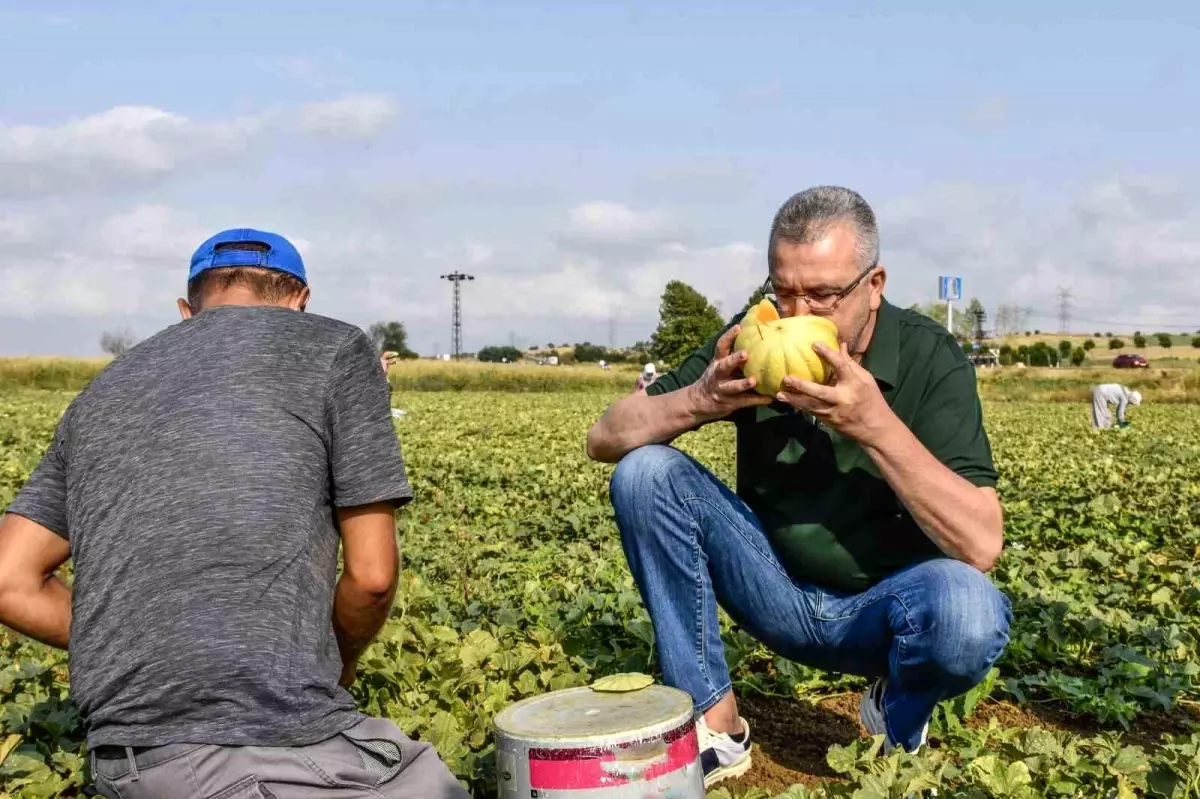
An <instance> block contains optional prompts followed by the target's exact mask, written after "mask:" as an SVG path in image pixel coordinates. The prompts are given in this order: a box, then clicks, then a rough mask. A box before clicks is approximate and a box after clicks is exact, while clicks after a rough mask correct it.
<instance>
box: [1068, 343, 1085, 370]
mask: <svg viewBox="0 0 1200 799" xmlns="http://www.w3.org/2000/svg"><path fill="white" fill-rule="evenodd" d="M1086 360H1087V350H1085V349H1084V348H1083V347H1076V348H1075V349H1073V350H1071V365H1072V366H1082V365H1083V362H1084V361H1086Z"/></svg>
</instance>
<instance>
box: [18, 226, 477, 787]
mask: <svg viewBox="0 0 1200 799" xmlns="http://www.w3.org/2000/svg"><path fill="white" fill-rule="evenodd" d="M187 290H188V298H187V299H186V300H182V299H181V300H179V310H180V312H181V315H182V316H183V321H181V322H180V323H179V324H176V325H173V326H172V327H169V328H167V329H166V330H164V331H162V332H160V333H158V334H157V335H155V336H153V337H151V338H149V339H147V340H146V341H144V342H142V343H141V344H139V345H138V346H137V347H135V348H133V349H132V350H130V351H129V352H127V353H125V354H124V355H122V356H121V357H120V358H118V359H116V360H115V361H114V362H113V363H112V364H111V365H109V366H108V367H107V368H106V369H105V370H104V371H103V372H102V373H101V374H99V375H98V376H97V377H96V378H95V379H94V380H93V381H92V382H91V384H90V385H89V386H88V387H87V388H86V389H85V390H84V391H83V392H82V393H81V394H80V395H79V396H78V397H76V398H75V400H74V401H73V402H72V403H71V405H70V407H69V408H67V411H66V413H65V414H63V417H62V419H61V420H60V422H59V424H58V428H57V431H56V432H55V435H54V438H53V440H52V441H51V443H50V446H49V449H48V451H47V452H46V454H45V456H44V457H43V459H42V462H41V464H40V465H39V466H38V468H37V470H36V471H35V472H34V473H33V475H32V476H30V478H29V481H28V482H27V483H26V484H25V486H24V487H23V489H22V490H21V493H20V494H19V495H18V496H17V498H16V500H15V501H14V502H13V503H12V505H11V506H10V507H9V508H8V512H7V514H6V515H5V516H4V517H3V519H2V520H0V623H3V624H5V625H7V626H9V627H12V628H13V629H15V630H18V631H19V632H22V633H24V634H26V635H29V636H32V637H34V638H36V639H38V640H40V641H44V642H45V643H47V644H50V645H52V646H57V647H62V648H67V649H68V651H69V653H70V654H69V657H70V669H71V696H72V698H73V699H74V700H75V702H76V704H77V705H78V706H79V708H80V710H81V711H82V713H83V715H84V719H85V722H86V726H87V744H88V749H89V756H90V760H91V763H90V765H91V772H92V776H93V778H94V780H95V783H96V787H97V789H98V790H99V792H100V794H101V795H102V796H106V797H112V798H113V799H117V798H118V797H119V798H120V799H206V798H207V799H215V798H216V797H222V798H223V799H270V797H276V798H277V799H307V798H308V797H314V799H315V798H316V797H348V796H371V797H380V799H382V797H397V799H466V797H467V793H466V791H464V790H463V789H462V788H461V787H460V785H459V784H458V782H457V781H456V780H455V779H454V777H453V775H452V774H451V773H450V771H449V770H448V769H447V768H446V766H445V765H443V764H442V762H441V761H440V760H439V759H438V755H437V753H436V752H435V751H434V750H433V748H432V747H431V746H430V745H429V744H427V743H421V742H417V741H412V740H409V739H408V738H407V737H406V736H405V735H404V733H403V732H401V731H400V729H399V728H398V727H397V726H396V725H395V724H393V723H392V722H390V721H387V720H385V719H372V718H367V717H366V716H364V715H363V714H362V713H360V712H358V710H357V709H356V708H355V705H354V699H353V697H352V696H351V695H350V694H349V693H348V692H347V691H346V688H347V687H348V686H350V685H351V684H352V683H353V682H354V680H355V677H356V674H357V667H358V662H359V658H360V657H361V655H362V653H363V651H364V650H365V649H366V647H367V645H368V644H370V642H371V640H372V639H373V638H374V637H375V635H376V633H377V632H378V631H379V629H380V628H381V627H382V626H383V624H384V622H385V621H386V620H387V617H388V613H389V611H390V610H391V606H392V598H393V595H394V593H395V591H396V581H397V569H398V565H397V564H398V560H399V554H398V551H397V544H396V529H395V519H394V514H395V511H396V508H397V507H399V506H401V505H404V504H405V503H407V502H408V501H409V499H410V498H411V497H412V490H411V488H410V487H409V483H408V479H407V477H406V475H405V468H404V461H403V459H402V457H401V453H400V446H399V442H398V441H397V439H396V432H395V428H394V427H393V423H392V416H391V409H390V407H389V404H388V387H387V383H386V382H385V381H384V379H383V375H382V374H380V370H379V360H378V357H379V356H378V355H377V354H376V353H375V349H374V347H373V346H372V345H371V342H370V341H369V340H368V339H367V337H366V335H365V334H364V333H363V332H362V331H361V330H359V329H358V328H356V327H353V326H351V325H347V324H343V323H341V322H337V321H335V320H333V319H327V318H324V317H321V316H317V315H314V314H310V313H302V312H303V311H304V309H305V306H306V305H307V303H308V298H309V289H308V282H307V278H306V274H305V270H304V264H303V262H302V261H301V258H300V254H299V253H298V252H297V251H296V249H295V248H294V247H293V246H292V245H291V244H290V243H289V242H288V241H287V240H286V239H284V238H282V237H280V236H277V235H274V234H271V233H264V232H260V231H254V230H230V231H226V232H224V233H221V234H218V235H217V236H214V237H213V238H211V239H209V240H208V241H207V242H205V243H204V244H203V245H202V246H201V247H200V249H199V250H197V252H196V253H195V255H194V256H193V257H192V265H191V270H190V272H189V275H188V284H187ZM339 549H340V550H341V553H342V563H343V566H344V568H343V569H342V574H341V576H340V577H339V576H338V551H339ZM68 559H70V560H71V561H72V563H73V565H74V577H75V579H74V583H73V585H71V586H68V585H67V583H65V582H63V581H60V580H59V578H58V577H57V576H56V575H55V572H56V570H57V569H58V568H59V567H60V566H62V565H63V564H64V563H65V562H66V561H67V560H68Z"/></svg>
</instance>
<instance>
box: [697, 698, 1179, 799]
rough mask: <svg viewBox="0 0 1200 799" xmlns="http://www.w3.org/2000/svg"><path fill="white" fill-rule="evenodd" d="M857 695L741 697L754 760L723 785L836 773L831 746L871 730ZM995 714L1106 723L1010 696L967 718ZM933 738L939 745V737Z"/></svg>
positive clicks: (1160, 717) (1142, 740)
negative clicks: (1026, 703)
mask: <svg viewBox="0 0 1200 799" xmlns="http://www.w3.org/2000/svg"><path fill="white" fill-rule="evenodd" d="M858 700H859V695H858V694H855V695H852V696H835V697H831V698H829V699H824V700H821V701H820V702H817V703H815V704H811V703H808V702H800V701H796V700H784V699H773V698H764V697H758V696H744V697H740V698H739V699H738V705H739V707H740V709H741V713H742V715H743V716H744V717H745V718H746V720H747V721H749V722H750V729H751V734H752V737H753V739H754V742H755V747H754V766H753V768H751V769H750V771H749V772H747V773H746V774H745V776H743V777H740V778H738V779H736V780H729V781H727V782H723V783H721V787H728V788H729V789H730V790H731V791H734V792H735V793H736V792H737V791H744V790H747V789H749V788H766V789H767V790H769V791H772V792H773V793H779V792H782V791H784V790H786V789H787V788H788V787H789V786H791V785H794V784H796V783H800V784H803V785H807V786H812V785H815V784H817V783H820V782H825V781H828V780H830V779H834V778H836V776H837V775H836V774H835V773H834V772H833V771H832V770H831V769H830V768H829V766H828V764H827V763H826V762H825V755H826V753H827V752H828V751H829V747H831V746H834V745H841V746H844V745H846V744H848V743H851V742H852V741H854V740H856V739H858V738H862V737H866V735H867V731H866V730H865V729H863V727H862V725H861V724H860V723H859V721H858ZM993 718H995V719H996V720H997V721H998V722H999V723H1000V725H1001V726H1003V727H1022V728H1029V727H1044V728H1046V729H1050V730H1058V731H1063V732H1070V733H1073V734H1076V735H1084V736H1090V735H1094V734H1096V733H1097V732H1100V731H1102V730H1104V729H1106V728H1104V727H1101V726H1100V725H1098V724H1097V723H1096V722H1095V720H1094V719H1090V718H1086V717H1076V716H1072V715H1070V714H1068V713H1065V712H1063V711H1062V710H1059V709H1057V708H1054V707H1053V706H1046V705H1039V706H1030V707H1021V706H1018V705H1014V704H1012V703H1011V702H984V703H983V704H981V705H980V706H979V708H978V709H977V710H976V712H975V714H974V715H973V716H972V717H971V718H970V719H969V720H968V722H967V724H968V726H971V727H984V726H987V724H988V722H989V721H990V720H991V719H993ZM1193 724H1200V714H1198V713H1197V712H1196V711H1195V710H1193V709H1185V708H1178V709H1176V710H1175V711H1174V712H1173V713H1170V714H1166V713H1163V714H1156V715H1151V716H1145V717H1143V718H1141V719H1139V720H1138V721H1137V723H1136V724H1135V725H1134V727H1133V729H1132V730H1130V731H1129V732H1128V733H1126V738H1127V739H1128V740H1129V741H1130V742H1131V743H1137V744H1141V745H1142V746H1145V747H1147V748H1151V747H1153V745H1154V744H1155V743H1156V742H1157V741H1158V739H1159V737H1160V736H1161V735H1162V734H1164V733H1184V732H1187V731H1188V730H1189V728H1190V726H1191V725H1193ZM1116 729H1118V730H1119V729H1120V728H1119V727H1117V728H1116ZM933 743H934V744H935V745H936V741H934V742H933Z"/></svg>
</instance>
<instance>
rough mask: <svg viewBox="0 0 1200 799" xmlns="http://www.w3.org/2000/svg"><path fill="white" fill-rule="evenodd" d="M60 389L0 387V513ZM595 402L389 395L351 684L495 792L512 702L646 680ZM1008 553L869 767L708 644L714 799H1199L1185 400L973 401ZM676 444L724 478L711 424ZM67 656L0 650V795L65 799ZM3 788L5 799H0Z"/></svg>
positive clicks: (1196, 493)
mask: <svg viewBox="0 0 1200 799" xmlns="http://www.w3.org/2000/svg"><path fill="white" fill-rule="evenodd" d="M70 396H71V395H70V394H68V393H54V392H35V391H13V392H9V393H6V394H0V503H2V504H5V505H6V504H7V503H8V501H9V500H10V499H11V497H12V496H13V495H14V493H15V492H16V490H17V489H18V488H19V486H20V485H21V483H22V481H23V480H24V479H25V477H26V476H27V475H28V473H29V471H30V470H31V469H32V468H33V466H34V465H35V464H36V462H37V458H38V457H39V455H40V453H41V451H42V449H43V448H44V447H45V445H46V444H47V442H48V441H49V438H50V434H51V431H52V429H53V425H54V423H55V421H56V419H57V417H58V414H59V413H60V412H61V411H62V409H63V408H64V407H65V406H66V404H67V402H68V401H69V400H70ZM611 398H612V393H611V391H593V392H580V391H575V392H569V393H568V392H563V393H540V394H513V393H488V392H441V393H416V392H413V393H408V392H397V394H396V404H397V405H398V406H400V407H403V408H405V409H407V410H408V411H409V415H408V416H407V417H405V418H404V419H402V420H399V421H398V422H397V429H398V430H399V432H400V435H401V437H402V440H403V442H404V450H405V455H406V457H407V459H408V461H409V464H410V468H411V476H412V478H413V481H414V484H415V487H416V491H417V501H416V502H414V503H413V504H412V505H410V506H409V508H408V509H407V510H406V511H405V512H404V514H403V521H402V528H403V529H402V535H403V539H402V540H403V545H404V550H405V564H404V575H403V584H402V588H401V591H400V593H399V597H398V599H397V603H396V608H395V612H394V614H393V618H392V621H391V622H390V623H389V625H388V626H387V628H386V629H385V631H384V632H383V634H382V635H381V638H380V640H379V641H378V642H377V643H376V644H375V646H374V647H373V648H372V649H371V650H370V653H369V657H368V658H367V659H366V663H365V667H364V668H363V669H362V671H361V677H360V680H359V682H358V684H357V685H356V686H355V687H354V689H353V691H354V693H355V695H356V697H357V698H358V699H359V701H360V703H361V706H362V707H363V709H364V710H366V711H367V712H370V713H376V714H382V715H387V716H389V717H391V718H393V719H395V720H396V721H397V722H398V723H399V724H400V725H401V726H402V727H403V728H404V729H406V730H407V731H408V732H409V733H410V734H412V735H417V736H419V737H421V738H423V739H425V740H429V741H432V742H433V743H435V744H436V746H437V747H438V749H439V751H440V752H441V754H442V755H443V757H444V758H445V759H446V760H447V761H448V762H449V763H450V765H451V767H452V768H453V769H454V771H455V772H456V773H457V774H458V775H459V776H460V777H461V778H462V779H463V780H464V781H465V782H468V783H469V784H470V786H471V788H472V790H473V791H474V793H475V795H476V796H478V797H490V796H494V795H495V782H494V778H493V774H492V761H491V752H492V749H491V745H492V741H491V736H490V721H491V719H492V717H493V716H494V715H495V714H496V712H497V711H499V710H500V709H501V708H502V707H504V706H505V705H507V704H508V703H510V702H512V701H514V700H516V699H519V698H522V697H525V696H529V695H532V694H536V693H540V692H543V691H547V690H551V689H557V688H563V687H567V686H573V685H579V684H584V683H587V682H589V681H591V680H592V679H593V678H594V677H596V676H597V675H601V674H606V673H612V672H617V671H630V670H633V671H636V670H649V671H651V672H653V671H654V670H655V669H656V664H655V662H654V658H653V657H652V651H653V650H652V643H653V632H652V630H651V627H650V623H649V620H648V618H647V617H646V614H645V612H644V610H643V609H642V607H641V603H640V600H639V598H638V595H637V592H636V590H635V588H634V587H633V584H632V581H631V579H630V577H629V574H628V571H627V569H626V568H625V566H624V563H623V561H622V558H621V554H620V546H619V542H618V541H617V537H616V528H615V526H614V524H613V521H612V516H611V513H610V510H609V506H608V504H607V478H608V475H609V473H610V471H611V467H606V466H600V465H596V464H591V463H589V462H587V461H586V459H585V457H584V453H583V435H584V432H585V431H586V429H587V426H588V425H589V424H590V422H591V421H592V420H593V419H594V418H595V417H596V416H597V415H598V414H599V413H600V412H601V410H602V409H603V407H604V406H605V404H606V403H607V402H608V401H609V400H610V399H611ZM986 413H987V423H988V428H989V430H990V433H991V436H992V442H993V446H994V449H995V453H996V459H997V465H998V466H999V469H1000V472H1001V475H1002V480H1001V484H1000V492H1001V495H1002V497H1003V499H1004V503H1005V507H1006V512H1007V530H1008V544H1009V546H1008V551H1007V553H1006V555H1005V556H1004V558H1003V560H1002V562H1001V565H1000V566H999V567H998V569H997V571H996V574H995V577H996V580H997V581H998V583H999V584H1000V585H1001V586H1002V588H1003V589H1004V590H1005V591H1007V592H1008V594H1009V595H1010V596H1011V598H1012V600H1013V604H1014V615H1015V620H1014V629H1013V634H1012V643H1011V645H1010V647H1009V648H1008V650H1007V653H1006V654H1005V656H1004V658H1003V660H1002V662H1001V664H1000V667H999V669H998V670H997V671H996V672H994V673H993V677H992V679H990V680H989V681H988V682H987V683H986V684H985V685H984V686H982V687H981V689H980V690H977V691H975V692H973V693H972V694H971V695H969V696H967V697H963V698H962V699H960V700H958V701H956V702H953V703H948V704H947V705H945V706H944V707H943V708H941V709H939V712H938V715H937V717H936V718H935V725H934V731H933V733H934V734H933V736H932V737H933V742H932V745H931V746H930V747H928V748H927V749H926V750H924V751H923V753H921V754H919V755H915V756H910V755H895V756H893V757H891V758H880V757H876V756H875V750H874V748H873V747H872V745H871V742H870V741H869V740H862V739H860V737H859V736H860V730H859V727H858V724H857V721H856V720H855V715H854V709H855V708H856V704H857V698H858V692H859V691H860V690H861V689H862V688H863V686H864V683H863V682H862V681H861V680H858V679H855V678H850V677H844V676H841V675H836V674H826V673H821V672H817V671H813V670H810V669H807V668H804V667H801V666H798V665H796V664H793V663H790V662H787V661H784V660H782V659H780V658H776V657H774V656H772V655H771V653H769V652H767V651H766V650H764V649H763V648H762V647H760V646H758V645H756V644H755V643H754V642H753V641H752V640H750V639H749V638H748V637H747V636H745V635H744V634H742V633H741V632H740V631H739V630H737V629H736V628H732V627H729V626H727V628H726V635H725V640H726V646H727V656H728V659H729V662H730V665H731V666H732V667H733V670H734V674H735V686H736V689H737V691H738V693H739V695H740V696H741V697H742V701H743V712H744V714H745V715H746V716H747V717H748V718H749V719H750V722H751V725H752V729H753V731H754V735H755V737H756V739H757V742H758V745H757V747H756V749H755V761H756V765H755V768H754V769H753V770H752V771H751V772H750V774H748V775H747V776H746V777H744V778H742V779H740V780H739V781H737V782H736V783H734V784H732V785H729V786H728V788H725V786H722V789H721V790H718V791H714V792H712V793H711V794H710V796H719V797H728V796H743V797H767V796H775V795H779V794H782V795H784V796H788V797H794V798H799V797H815V796H853V797H860V799H873V798H876V797H878V798H883V797H899V796H903V795H904V794H905V792H907V791H909V790H914V789H918V788H921V787H937V788H938V789H939V796H941V797H951V796H954V797H984V796H1004V797H1040V796H1073V797H1088V798H1089V799H1091V798H1092V797H1105V796H1114V797H1122V798H1124V797H1133V796H1142V795H1153V796H1167V797H1184V796H1197V795H1200V734H1198V733H1194V732H1193V730H1200V715H1198V714H1197V712H1196V711H1197V708H1198V707H1200V691H1198V689H1200V679H1198V678H1200V657H1198V652H1197V650H1198V648H1200V642H1198V638H1200V613H1198V610H1200V607H1198V606H1200V570H1198V567H1197V559H1198V557H1200V529H1198V527H1200V525H1198V523H1197V522H1198V517H1200V483H1198V481H1197V475H1200V406H1197V405H1193V404H1187V403H1178V404H1171V405H1166V404H1149V405H1147V406H1145V407H1142V408H1138V409H1135V410H1134V411H1133V416H1132V418H1133V426H1132V427H1131V428H1130V429H1128V430H1125V431H1120V432H1118V431H1112V432H1109V433H1106V434H1094V433H1092V432H1091V431H1090V430H1089V428H1088V423H1087V417H1088V412H1087V408H1086V406H1084V405H1083V404H1069V403H1061V402H1060V403H1056V404H1033V403H1028V402H1021V401H1012V402H1009V401H1001V400H996V399H989V400H988V401H987V404H986ZM680 446H682V447H683V448H684V449H687V450H688V451H690V452H692V453H693V454H695V455H696V456H697V457H699V458H700V459H701V460H702V461H704V462H706V463H707V464H709V465H710V466H711V467H712V468H713V469H714V470H715V471H716V472H717V473H718V474H719V475H720V476H721V477H723V478H724V479H726V480H732V477H733V474H732V470H733V451H732V435H731V431H730V430H729V429H726V428H725V427H723V426H717V427H713V428H710V429H708V430H706V431H704V432H702V433H701V434H697V435H694V436H691V437H688V438H685V439H683V440H682V441H681V442H680ZM64 662H65V660H64V657H63V656H62V655H61V654H60V653H52V652H49V651H47V650H45V649H43V648H41V647H38V646H35V645H32V644H30V643H28V642H24V641H21V640H17V639H16V638H15V637H8V638H6V637H4V634H3V633H0V702H2V705H3V706H2V709H0V759H2V760H3V762H2V764H0V791H7V793H8V794H9V795H12V796H30V797H49V796H74V795H77V791H78V786H80V785H81V784H82V780H83V764H84V758H83V748H82V744H81V740H80V739H81V731H80V725H79V721H78V718H77V716H76V714H75V713H74V711H73V709H72V707H71V705H70V703H69V702H67V701H66V692H67V682H66V672H65V667H64ZM0 795H3V794H0Z"/></svg>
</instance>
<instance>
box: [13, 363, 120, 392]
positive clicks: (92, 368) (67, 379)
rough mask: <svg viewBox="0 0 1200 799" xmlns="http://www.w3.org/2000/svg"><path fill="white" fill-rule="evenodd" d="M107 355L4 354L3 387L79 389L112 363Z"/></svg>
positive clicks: (54, 389)
mask: <svg viewBox="0 0 1200 799" xmlns="http://www.w3.org/2000/svg"><path fill="white" fill-rule="evenodd" d="M109 360H110V359H109V358H108V357H103V358H0V388H2V389H14V388H40V389H49V390H53V391H62V390H66V391H79V390H81V389H82V388H83V387H84V386H86V385H87V384H88V383H89V382H91V380H92V378H93V377H95V376H96V375H98V374H100V370H101V369H103V368H104V367H105V366H107V365H108V362H109Z"/></svg>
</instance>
